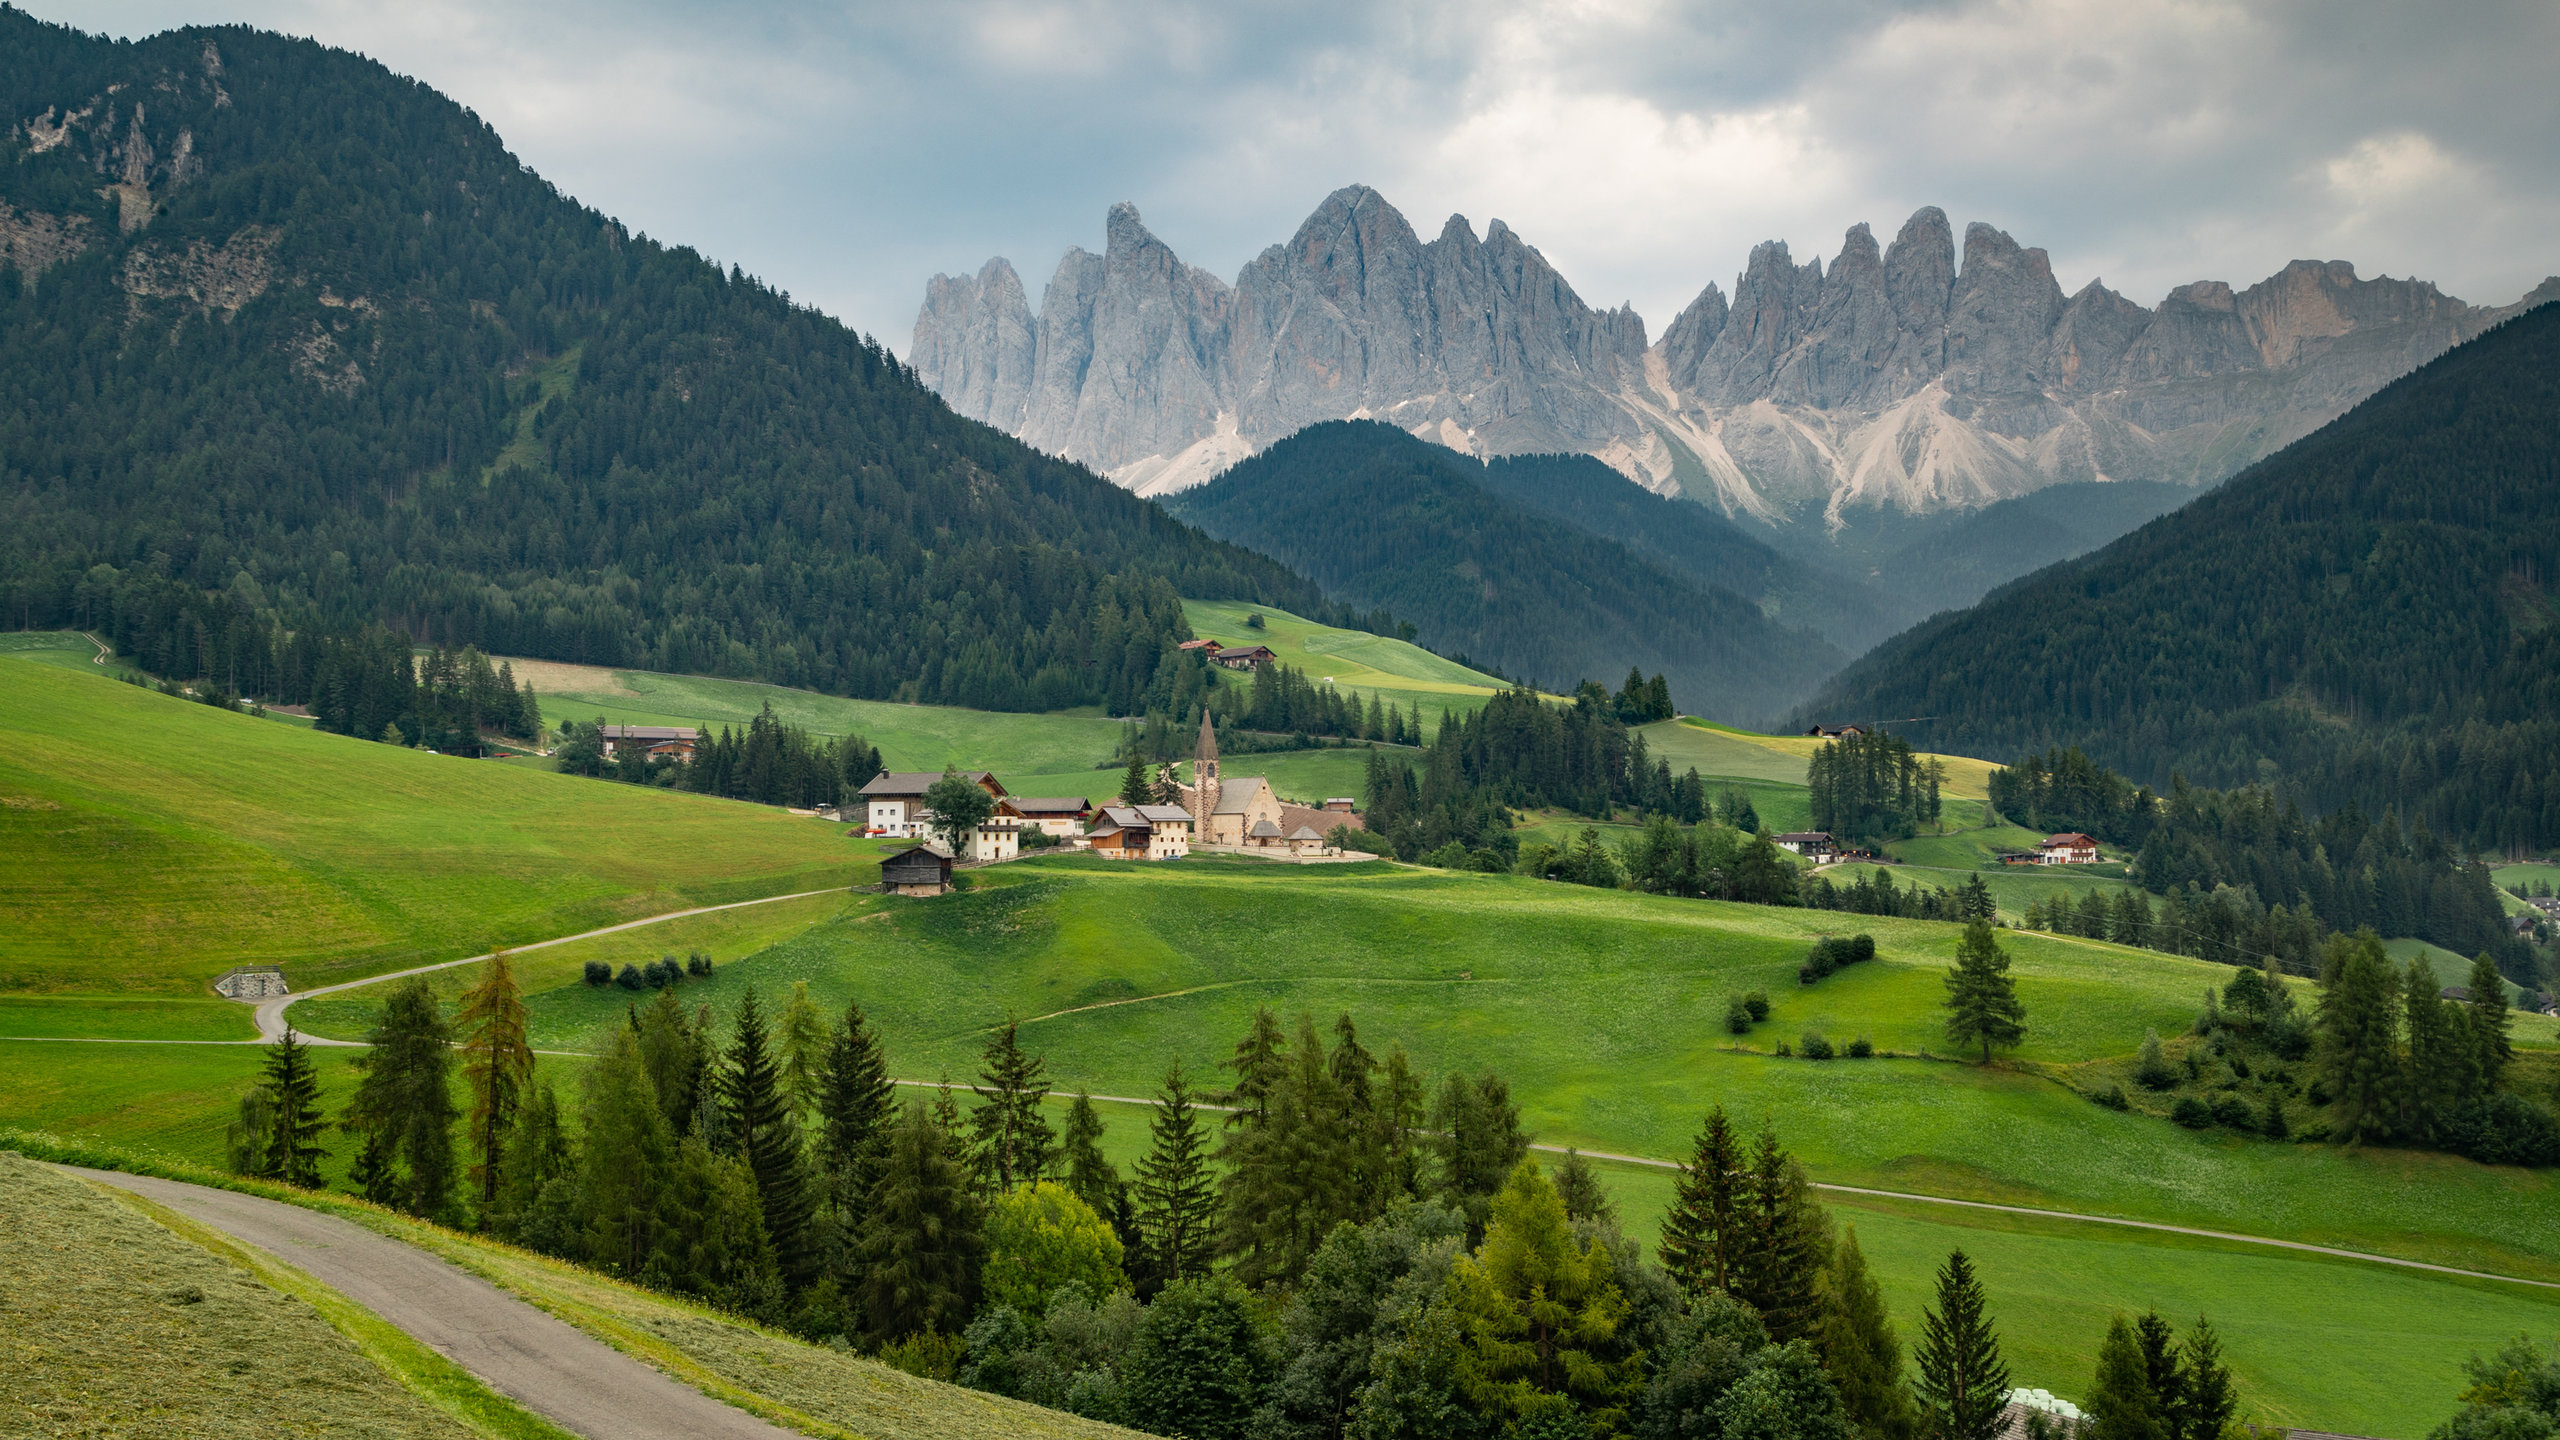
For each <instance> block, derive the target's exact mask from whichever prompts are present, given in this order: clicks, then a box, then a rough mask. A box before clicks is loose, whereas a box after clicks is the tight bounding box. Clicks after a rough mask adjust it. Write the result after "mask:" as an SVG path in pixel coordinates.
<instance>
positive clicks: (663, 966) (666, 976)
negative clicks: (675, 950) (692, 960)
mask: <svg viewBox="0 0 2560 1440" xmlns="http://www.w3.org/2000/svg"><path fill="white" fill-rule="evenodd" d="M683 974H684V972H683V971H681V970H678V969H677V968H676V962H675V957H674V956H672V955H664V956H660V957H659V958H657V959H655V960H652V961H650V962H649V963H648V965H647V966H646V967H644V968H643V969H642V970H641V971H640V978H641V979H643V980H646V981H648V982H649V988H650V989H652V990H664V989H666V988H667V987H668V986H670V985H673V984H674V983H676V980H677V979H678V977H680V976H682V975H683Z"/></svg>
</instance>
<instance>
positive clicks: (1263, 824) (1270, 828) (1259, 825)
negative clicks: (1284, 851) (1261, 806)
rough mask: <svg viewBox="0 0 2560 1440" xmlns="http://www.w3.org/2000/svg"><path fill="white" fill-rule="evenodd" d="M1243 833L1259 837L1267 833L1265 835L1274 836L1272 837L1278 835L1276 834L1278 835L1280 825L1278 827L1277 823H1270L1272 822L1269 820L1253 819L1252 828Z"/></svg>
mask: <svg viewBox="0 0 2560 1440" xmlns="http://www.w3.org/2000/svg"><path fill="white" fill-rule="evenodd" d="M1245 833H1246V834H1248V835H1252V836H1256V837H1261V836H1266V835H1267V836H1274V837H1276V836H1278V835H1279V833H1280V827H1279V826H1277V825H1274V824H1272V823H1271V822H1270V821H1268V820H1256V821H1254V822H1253V828H1252V829H1250V830H1248V831H1246V832H1245Z"/></svg>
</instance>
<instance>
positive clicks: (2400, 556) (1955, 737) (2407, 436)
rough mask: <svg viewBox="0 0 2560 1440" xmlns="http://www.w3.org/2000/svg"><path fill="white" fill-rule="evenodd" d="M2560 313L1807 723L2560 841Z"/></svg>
mask: <svg viewBox="0 0 2560 1440" xmlns="http://www.w3.org/2000/svg"><path fill="white" fill-rule="evenodd" d="M2555 584H2560V305H2545V306H2542V307H2540V308H2538V309H2536V310H2533V311H2530V312H2528V313H2526V314H2524V315H2521V316H2519V317H2517V318H2514V319H2512V320H2509V321H2507V322H2505V323H2504V324H2502V325H2500V326H2499V327H2498V328H2496V329H2494V330H2492V331H2490V332H2489V333H2487V334H2485V335H2483V336H2481V337H2480V338H2479V339H2476V340H2473V341H2471V342H2469V343H2467V344H2465V345H2462V346H2460V347H2458V348H2456V349H2454V350H2452V351H2450V352H2448V353H2447V354H2445V355H2444V356H2442V357H2440V358H2438V359H2436V360H2435V361H2433V362H2431V363H2429V364H2428V365H2426V366H2425V367H2423V368H2421V369H2420V370H2418V371H2416V372H2415V373H2413V374H2411V375H2409V376H2407V377H2405V378H2403V379H2401V380H2399V381H2397V382H2395V383H2393V384H2392V385H2390V386H2388V387H2386V388H2385V389H2383V390H2382V391H2380V392H2379V393H2377V394H2376V395H2374V396H2373V397H2372V398H2371V399H2369V400H2366V401H2365V402H2363V403H2362V404H2361V405H2359V406H2357V407H2356V408H2355V409H2354V410H2352V411H2350V412H2349V413H2348V414H2347V415H2345V416H2344V417H2342V418H2340V419H2339V420H2337V421H2336V422H2335V423H2333V424H2331V425H2329V426H2328V427H2326V428H2324V429H2322V430H2321V431H2319V432H2317V433H2315V434H2313V435H2311V436H2309V437H2306V438H2305V439H2303V440H2301V441H2299V442H2297V443H2295V444H2294V445H2292V446H2290V447H2288V448H2287V449H2285V450H2284V451H2282V452H2280V453H2278V454H2276V455H2274V456H2272V457H2270V458H2268V459H2267V460H2265V461H2262V462H2260V463H2259V464H2257V465H2255V466H2253V467H2251V468H2250V469H2249V470H2248V471H2246V472H2244V473H2243V474H2241V475H2239V476H2237V477H2235V478H2234V479H2232V480H2231V481H2230V482H2229V483H2227V484H2226V485H2224V486H2223V487H2222V488H2221V489H2219V490H2217V491H2214V492H2213V493H2211V494H2208V495H2205V496H2203V497H2201V498H2199V499H2197V500H2195V501H2194V502H2192V503H2191V504H2189V505H2187V506H2186V507H2185V508H2183V509H2181V510H2179V511H2177V512H2176V513H2174V514H2171V515H2168V516H2165V517H2163V518H2161V519H2158V520H2155V521H2153V522H2151V523H2150V524H2148V525H2146V526H2144V527H2143V528H2141V529H2140V530H2137V531H2135V532H2134V533H2132V534H2130V535H2128V536H2126V537H2124V538H2123V539H2120V540H2118V541H2116V542H2115V543H2113V544H2111V545H2109V546H2107V547H2106V548H2104V549H2102V550H2099V551H2097V552H2095V553H2094V554H2091V555H2089V556H2086V557H2083V558H2081V559H2078V560H2073V561H2068V562H2065V563H2063V564H2060V565H2056V566H2053V567H2051V568H2049V569H2046V570H2044V571H2041V572H2039V573H2037V574H2035V575H2032V576H2029V577H2027V578H2026V579H2023V580H2019V581H2017V582H2014V583H2012V584H2011V585H2009V586H2007V587H2005V588H2003V589H2001V590H1999V591H1995V592H1994V593H1993V594H1992V595H1991V596H1990V597H1989V598H1987V599H1986V600H1984V601H1983V602H1982V603H1981V604H1979V605H1977V606H1975V607H1973V608H1972V609H1970V610H1966V611H1961V612H1956V613H1952V614H1948V615H1943V616H1940V617H1938V618H1937V619H1935V620H1932V621H1929V622H1927V623H1925V624H1922V625H1920V626H1918V627H1916V628H1914V629H1913V630H1911V631H1909V632H1907V633H1906V634H1904V635H1902V636H1899V637H1897V638H1896V639H1894V640H1892V641H1889V642H1887V643H1886V644H1884V645H1882V646H1879V647H1878V648H1877V649H1876V650H1875V651H1874V652H1872V653H1871V654H1869V655H1867V656H1866V657H1865V658H1863V659H1861V660H1860V661H1859V662H1858V663H1857V664H1855V665H1853V666H1851V667H1850V668H1849V669H1848V670H1847V671H1845V672H1844V673H1843V674H1841V675H1840V676H1839V677H1838V678H1837V679H1835V680H1834V681H1832V682H1831V683H1830V684H1829V685H1828V686H1826V687H1825V688H1824V690H1823V692H1822V694H1821V695H1820V696H1819V697H1818V698H1817V699H1816V700H1814V701H1813V702H1811V703H1809V704H1808V705H1806V706H1804V707H1803V708H1802V710H1801V712H1800V714H1801V716H1803V717H1806V718H1811V717H1823V718H1842V719H1846V718H1861V717H1893V716H1926V717H1929V718H1928V719H1925V720H1921V721H1917V722H1914V723H1912V724H1911V725H1908V726H1906V727H1904V733H1906V734H1908V735H1909V736H1910V738H1911V739H1912V741H1913V743H1915V744H1924V745H1926V746H1927V747H1928V748H1932V749H1938V750H1949V749H1953V750H1961V751H1966V752H1969V753H1974V754H1985V755H2015V754H2019V753H2022V752H2024V751H2028V750H2034V749H2043V748H2045V747H2048V746H2051V745H2073V746H2078V747H2080V748H2082V749H2084V750H2086V751H2087V752H2088V753H2089V754H2090V755H2092V756H2095V757H2098V758H2100V759H2101V760H2103V761H2105V762H2106V763H2108V764H2110V765H2112V766H2114V767H2115V768H2117V769H2120V770H2123V771H2125V772H2126V773H2127V774H2129V775H2131V776H2133V777H2134V778H2135V779H2138V780H2142V781H2147V782H2149V783H2152V784H2155V785H2165V784H2166V783H2167V782H2168V780H2169V778H2170V776H2171V775H2172V773H2173V772H2174V773H2182V774H2184V775H2185V776H2186V777H2187V778H2189V779H2190V780H2193V781H2196V782H2198V783H2203V784H2214V785H2230V784H2240V783H2252V782H2256V781H2260V780H2280V781H2281V783H2283V784H2284V785H2286V786H2288V787H2290V789H2291V790H2292V791H2293V792H2295V793H2297V794H2298V795H2300V796H2301V797H2302V798H2303V799H2304V800H2305V801H2306V802H2307V803H2309V804H2311V805H2312V806H2314V807H2316V808H2319V809H2323V810H2326V809H2333V808H2337V807H2342V806H2345V805H2349V804H2354V805H2357V806H2359V807H2361V808H2362V809H2363V810H2364V811H2365V812H2366V813H2368V814H2375V815H2379V814H2381V813H2383V812H2384V811H2385V809H2386V808H2388V807H2394V806H2396V807H2397V808H2398V811H2399V813H2400V814H2401V815H2402V816H2404V817H2407V818H2409V819H2412V820H2415V821H2418V822H2422V823H2423V824H2424V825H2425V826H2426V827H2428V828H2429V829H2430V830H2431V831H2432V832H2433V833H2434V834H2436V835H2440V836H2442V837H2444V838H2445V839H2447V840H2450V841H2453V842H2456V843H2459V844H2463V845H2466V846H2469V847H2473V848H2477V849H2484V850H2487V849H2506V848H2509V847H2522V848H2541V847H2547V846H2549V845H2552V844H2554V843H2560V762H2555V761H2554V759H2553V758H2552V757H2553V756H2555V755H2560V721H2555V720H2554V718H2553V715H2554V705H2555V702H2560V604H2555V602H2554V598H2553V595H2552V592H2551V588H2550V587H2552V586H2553V585H2555Z"/></svg>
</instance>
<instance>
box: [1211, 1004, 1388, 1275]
mask: <svg viewBox="0 0 2560 1440" xmlns="http://www.w3.org/2000/svg"><path fill="white" fill-rule="evenodd" d="M1263 1098H1264V1102H1265V1103H1264V1113H1263V1119H1262V1120H1261V1122H1260V1123H1258V1124H1253V1125H1248V1126H1246V1127H1245V1128H1244V1129H1243V1130H1242V1131H1240V1132H1238V1134H1237V1135H1236V1137H1235V1142H1234V1143H1233V1144H1232V1145H1230V1146H1229V1151H1230V1153H1231V1154H1232V1155H1233V1156H1234V1159H1233V1162H1232V1164H1233V1168H1232V1169H1230V1170H1229V1171H1228V1173H1227V1177H1226V1182H1225V1185H1224V1187H1223V1188H1224V1192H1225V1193H1224V1210H1225V1219H1226V1226H1225V1231H1224V1233H1223V1235H1222V1236H1221V1240H1220V1248H1221V1249H1223V1250H1224V1251H1225V1253H1227V1254H1229V1255H1232V1256H1235V1257H1237V1266H1236V1278H1237V1279H1238V1280H1240V1281H1242V1282H1243V1283H1244V1284H1245V1285H1246V1286H1247V1287H1248V1288H1257V1287H1259V1286H1261V1285H1262V1284H1264V1283H1265V1282H1268V1281H1274V1280H1277V1281H1281V1282H1283V1283H1287V1282H1292V1281H1295V1280H1296V1279H1297V1277H1298V1274H1299V1272H1300V1271H1301V1270H1303V1269H1304V1268H1305V1266H1306V1263H1307V1261H1308V1260H1309V1259H1310V1258H1312V1257H1313V1256H1314V1254H1315V1251H1316V1246H1318V1245H1319V1244H1321V1243H1323V1241H1324V1237H1325V1235H1326V1234H1327V1233H1328V1232H1330V1231H1331V1230H1332V1229H1333V1226H1334V1225H1335V1223H1336V1222H1338V1221H1342V1220H1348V1219H1352V1218H1353V1217H1354V1212H1355V1210H1356V1207H1357V1190H1356V1188H1355V1184H1354V1182H1355V1179H1356V1177H1355V1176H1354V1175H1353V1174H1352V1173H1351V1169H1350V1167H1351V1163H1352V1155H1351V1150H1352V1148H1353V1142H1354V1140H1355V1139H1356V1133H1355V1132H1354V1131H1353V1129H1352V1128H1351V1127H1350V1125H1349V1124H1347V1123H1346V1119H1345V1116H1344V1114H1343V1105H1342V1099H1341V1094H1340V1088H1339V1087H1338V1086H1336V1085H1335V1084H1334V1081H1333V1077H1332V1074H1331V1073H1330V1072H1329V1070H1328V1069H1327V1068H1326V1065H1325V1056H1324V1050H1323V1047H1322V1046H1321V1045H1320V1044H1319V1043H1318V1041H1317V1039H1316V1030H1315V1022H1314V1020H1313V1019H1312V1018H1311V1017H1309V1016H1307V1015H1305V1014H1303V1013H1302V1014H1300V1015H1299V1017H1298V1033H1297V1036H1296V1043H1295V1045H1293V1046H1292V1047H1291V1048H1290V1049H1289V1050H1288V1051H1287V1052H1286V1053H1285V1056H1284V1063H1283V1065H1282V1067H1281V1071H1280V1075H1279V1077H1278V1079H1277V1080H1276V1081H1275V1082H1274V1083H1273V1084H1272V1085H1271V1086H1270V1088H1269V1090H1268V1091H1267V1093H1266V1094H1265V1095H1264V1097H1263Z"/></svg>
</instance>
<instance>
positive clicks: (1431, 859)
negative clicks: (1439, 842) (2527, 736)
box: [1418, 840, 1467, 870]
mask: <svg viewBox="0 0 2560 1440" xmlns="http://www.w3.org/2000/svg"><path fill="white" fill-rule="evenodd" d="M1418 863H1420V864H1424V865H1432V866H1437V867H1438V868H1440V869H1442V870H1464V869H1466V868H1467V847H1466V843H1465V842H1464V841H1460V840H1452V841H1450V842H1449V843H1448V844H1446V845H1443V846H1441V847H1440V848H1439V849H1437V850H1433V851H1430V852H1429V853H1427V854H1425V855H1423V856H1422V857H1421V858H1420V860H1419V862H1418Z"/></svg>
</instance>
